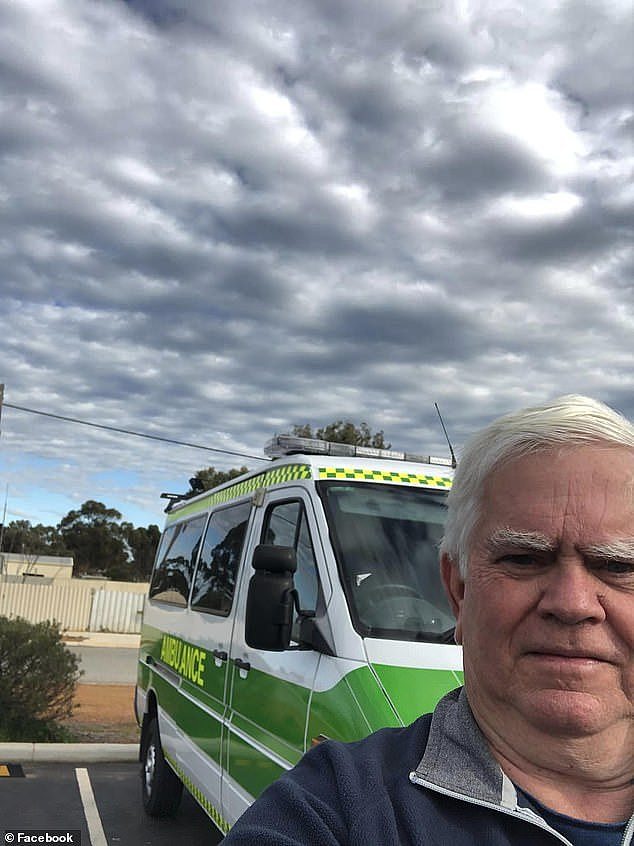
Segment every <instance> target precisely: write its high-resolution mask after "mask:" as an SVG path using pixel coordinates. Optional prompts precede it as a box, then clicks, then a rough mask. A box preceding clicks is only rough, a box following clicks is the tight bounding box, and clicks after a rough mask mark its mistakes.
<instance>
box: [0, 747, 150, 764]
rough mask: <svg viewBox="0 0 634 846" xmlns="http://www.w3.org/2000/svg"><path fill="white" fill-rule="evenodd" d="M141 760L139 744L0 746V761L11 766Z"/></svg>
mask: <svg viewBox="0 0 634 846" xmlns="http://www.w3.org/2000/svg"><path fill="white" fill-rule="evenodd" d="M138 760H139V744H138V743H0V761H2V762H3V763H8V764H16V763H20V764H23V763H29V764H30V763H40V762H48V763H51V762H55V763H65V762H74V763H79V762H81V763H87V764H91V763H97V762H101V763H104V762H120V761H138Z"/></svg>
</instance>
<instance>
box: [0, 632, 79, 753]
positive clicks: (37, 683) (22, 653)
mask: <svg viewBox="0 0 634 846" xmlns="http://www.w3.org/2000/svg"><path fill="white" fill-rule="evenodd" d="M78 663H79V662H78V659H77V657H76V656H75V655H74V654H73V653H72V652H70V650H68V649H67V648H66V647H65V646H64V644H63V643H62V639H61V634H60V630H59V626H58V625H57V624H56V623H51V622H45V623H29V622H27V621H26V620H23V619H21V618H20V617H18V618H17V619H15V620H10V619H8V618H7V617H0V740H10V741H13V740H23V741H35V740H46V741H50V740H58V739H61V738H60V737H59V735H60V729H59V727H57V726H56V723H57V721H58V720H63V719H64V718H66V717H69V716H70V715H71V712H72V708H73V696H74V692H75V685H76V683H77V681H78V679H79V676H80V672H79V669H78Z"/></svg>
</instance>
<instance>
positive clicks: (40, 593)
mask: <svg viewBox="0 0 634 846" xmlns="http://www.w3.org/2000/svg"><path fill="white" fill-rule="evenodd" d="M91 604H92V590H86V588H85V587H84V586H83V585H73V584H68V582H66V583H63V582H58V583H53V584H48V585H38V584H28V583H24V584H21V583H19V582H2V581H0V616H4V617H12V618H14V617H24V619H25V620H28V621H29V622H31V623H41V622H42V621H43V620H54V621H56V622H57V623H59V625H60V627H61V628H62V629H64V630H66V631H69V630H70V631H85V630H86V629H87V627H88V621H89V618H90V607H91Z"/></svg>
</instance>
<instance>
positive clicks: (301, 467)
mask: <svg viewBox="0 0 634 846" xmlns="http://www.w3.org/2000/svg"><path fill="white" fill-rule="evenodd" d="M311 478H312V471H311V469H310V466H309V465H308V464H284V465H282V466H281V467H276V468H275V469H273V470H267V471H266V472H264V473H258V475H257V476H251V478H250V479H245V480H244V481H243V482H238V483H237V484H235V485H230V486H229V487H228V488H223V489H222V490H220V491H217V492H216V493H210V494H209V496H206V497H204V498H203V499H198V500H196V502H193V503H192V504H191V505H187V506H185V507H184V508H178V509H176V510H175V511H173V512H172V513H171V514H170V515H169V516H168V518H167V523H168V524H169V523H172V522H174V520H180V519H181V517H185V516H187V515H188V514H197V513H199V512H201V511H206V510H207V509H208V508H211V506H212V505H218V504H220V503H223V502H231V500H233V499H238V497H241V496H244V495H245V494H249V493H253V492H254V491H256V490H259V489H260V488H269V487H272V486H273V485H281V484H283V483H284V482H293V481H295V480H296V479H311Z"/></svg>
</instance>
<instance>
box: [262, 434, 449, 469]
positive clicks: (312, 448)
mask: <svg viewBox="0 0 634 846" xmlns="http://www.w3.org/2000/svg"><path fill="white" fill-rule="evenodd" d="M264 452H265V454H266V455H268V456H270V457H271V458H281V457H282V456H284V455H294V454H296V453H305V454H308V455H331V456H342V457H346V456H347V457H350V458H352V457H355V456H356V457H358V458H388V459H391V460H392V461H414V462H418V463H422V464H440V465H442V466H443V467H451V459H449V458H438V457H435V456H431V455H418V454H416V453H412V452H399V451H398V450H393V449H377V448H376V447H364V446H354V444H339V443H334V442H332V441H322V440H319V439H318V438H298V437H296V436H295V435H275V436H274V437H273V438H271V440H270V441H269V442H268V443H267V444H266V446H265V447H264Z"/></svg>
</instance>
